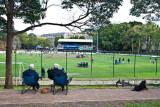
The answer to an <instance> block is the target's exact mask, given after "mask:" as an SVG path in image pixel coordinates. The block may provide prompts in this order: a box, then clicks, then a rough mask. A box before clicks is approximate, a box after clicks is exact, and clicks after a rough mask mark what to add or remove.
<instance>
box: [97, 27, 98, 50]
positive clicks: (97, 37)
mask: <svg viewBox="0 0 160 107" xmlns="http://www.w3.org/2000/svg"><path fill="white" fill-rule="evenodd" d="M97 53H98V30H97Z"/></svg>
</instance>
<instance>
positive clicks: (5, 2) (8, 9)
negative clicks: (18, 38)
mask: <svg viewBox="0 0 160 107" xmlns="http://www.w3.org/2000/svg"><path fill="white" fill-rule="evenodd" d="M3 2H4V4H5V7H6V9H7V12H8V13H10V8H9V5H8V3H7V1H6V0H3ZM7 12H6V13H7Z"/></svg>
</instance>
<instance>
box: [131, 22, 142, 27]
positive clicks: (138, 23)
mask: <svg viewBox="0 0 160 107" xmlns="http://www.w3.org/2000/svg"><path fill="white" fill-rule="evenodd" d="M129 24H130V25H131V27H134V26H135V25H142V22H137V21H133V22H129Z"/></svg>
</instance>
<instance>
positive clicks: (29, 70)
mask: <svg viewBox="0 0 160 107" xmlns="http://www.w3.org/2000/svg"><path fill="white" fill-rule="evenodd" d="M24 72H28V73H29V72H36V71H35V70H31V69H28V70H25V71H24Z"/></svg>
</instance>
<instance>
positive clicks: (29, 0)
mask: <svg viewBox="0 0 160 107" xmlns="http://www.w3.org/2000/svg"><path fill="white" fill-rule="evenodd" d="M31 1H32V0H28V1H27V2H26V3H24V4H22V5H21V6H20V7H19V8H18V9H17V10H16V11H15V12H14V13H13V16H14V15H16V14H18V12H19V11H20V10H22V9H23V8H24V7H25V6H26V5H27V4H29V3H30V2H31Z"/></svg>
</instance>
